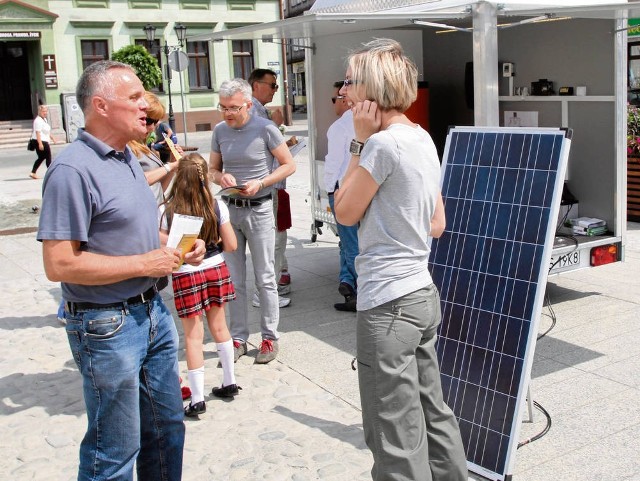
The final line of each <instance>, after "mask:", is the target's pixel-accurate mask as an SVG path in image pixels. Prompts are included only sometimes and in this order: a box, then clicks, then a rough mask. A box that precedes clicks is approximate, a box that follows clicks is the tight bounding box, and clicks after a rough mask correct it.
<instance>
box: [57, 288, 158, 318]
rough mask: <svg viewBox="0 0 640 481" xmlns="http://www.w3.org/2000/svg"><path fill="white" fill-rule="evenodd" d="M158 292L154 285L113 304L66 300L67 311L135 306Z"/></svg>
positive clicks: (148, 299)
mask: <svg viewBox="0 0 640 481" xmlns="http://www.w3.org/2000/svg"><path fill="white" fill-rule="evenodd" d="M157 293H158V288H157V287H156V286H155V285H154V286H151V287H150V288H149V289H147V290H146V291H144V292H143V293H142V294H138V295H137V296H133V297H130V298H129V299H127V300H126V301H124V302H114V303H112V304H96V303H94V302H66V303H65V305H66V308H67V311H68V312H70V313H71V314H75V313H76V312H78V311H87V310H90V309H124V307H125V305H129V306H133V305H135V304H144V303H145V302H149V301H150V300H151V299H153V298H154V297H155V295H156V294H157Z"/></svg>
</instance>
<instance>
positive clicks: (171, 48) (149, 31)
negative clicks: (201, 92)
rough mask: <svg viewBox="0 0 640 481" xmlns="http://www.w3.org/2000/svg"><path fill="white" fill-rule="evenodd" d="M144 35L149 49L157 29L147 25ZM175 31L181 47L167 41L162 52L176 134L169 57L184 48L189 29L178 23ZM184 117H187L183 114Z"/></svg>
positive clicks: (170, 119) (170, 118)
mask: <svg viewBox="0 0 640 481" xmlns="http://www.w3.org/2000/svg"><path fill="white" fill-rule="evenodd" d="M142 30H144V34H145V35H146V37H147V44H148V45H149V47H150V46H151V45H152V44H153V41H154V40H155V39H156V27H154V26H153V25H151V24H150V23H148V24H146V25H145V26H144V27H143V29H142ZM173 30H174V31H175V32H176V36H177V37H178V42H180V44H179V45H169V44H168V43H167V41H166V40H165V42H164V46H162V51H163V52H164V55H165V69H166V74H165V75H166V77H167V94H168V95H169V127H171V130H172V131H173V132H174V133H175V131H176V119H175V117H174V116H173V102H172V99H171V66H170V65H169V55H171V54H172V53H173V52H177V51H178V50H180V49H181V48H182V45H183V43H184V40H185V38H186V37H187V27H185V26H184V25H182V24H181V23H176V25H175V26H174V27H173ZM182 115H185V113H184V112H183V113H182Z"/></svg>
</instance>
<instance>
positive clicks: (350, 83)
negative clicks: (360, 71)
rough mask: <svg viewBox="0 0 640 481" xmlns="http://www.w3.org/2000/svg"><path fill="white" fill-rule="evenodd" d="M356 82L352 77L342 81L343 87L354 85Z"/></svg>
mask: <svg viewBox="0 0 640 481" xmlns="http://www.w3.org/2000/svg"><path fill="white" fill-rule="evenodd" d="M357 83H358V82H356V81H355V80H353V79H352V78H348V79H345V81H344V82H343V84H344V86H345V87H348V86H349V85H355V84H357Z"/></svg>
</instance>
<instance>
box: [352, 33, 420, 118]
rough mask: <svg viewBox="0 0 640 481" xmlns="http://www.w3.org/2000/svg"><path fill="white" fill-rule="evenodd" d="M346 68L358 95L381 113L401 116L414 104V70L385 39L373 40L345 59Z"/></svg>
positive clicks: (407, 59)
mask: <svg viewBox="0 0 640 481" xmlns="http://www.w3.org/2000/svg"><path fill="white" fill-rule="evenodd" d="M348 63H349V67H350V68H351V76H352V79H353V80H354V85H353V86H352V87H351V88H356V89H358V94H359V95H360V96H363V97H364V98H362V99H359V100H373V101H374V102H376V103H377V104H378V107H379V108H380V109H381V110H398V111H400V112H404V111H405V110H407V109H408V108H409V107H410V106H411V104H412V103H413V102H415V100H416V96H417V91H418V69H417V68H416V65H415V64H414V63H413V62H412V61H411V59H409V58H408V57H407V56H405V55H404V52H403V50H402V46H401V45H400V44H399V43H398V42H396V41H395V40H392V39H389V38H377V39H375V40H372V41H371V42H367V43H365V44H363V45H362V48H361V49H359V50H357V51H355V52H353V53H352V54H351V55H350V56H349V61H348Z"/></svg>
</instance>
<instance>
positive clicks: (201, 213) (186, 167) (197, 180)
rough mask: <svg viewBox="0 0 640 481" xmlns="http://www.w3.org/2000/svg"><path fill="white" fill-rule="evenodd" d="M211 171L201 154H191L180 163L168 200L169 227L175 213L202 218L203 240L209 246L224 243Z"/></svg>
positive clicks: (166, 211) (165, 203)
mask: <svg viewBox="0 0 640 481" xmlns="http://www.w3.org/2000/svg"><path fill="white" fill-rule="evenodd" d="M208 173H209V169H208V166H207V162H206V161H205V160H204V159H203V158H202V156H201V155H200V154H197V153H195V152H194V153H191V154H188V155H185V156H184V157H183V158H182V159H180V160H179V164H178V168H177V170H176V175H175V177H174V179H173V186H172V187H171V191H170V192H169V195H168V196H167V198H166V200H165V201H164V206H165V215H166V216H167V224H168V225H171V219H172V218H173V215H174V214H184V215H192V216H196V217H202V218H203V219H204V221H203V223H202V229H200V236H199V237H200V239H202V240H204V242H205V244H206V245H210V244H212V243H213V244H217V243H218V242H219V240H220V234H219V231H218V216H216V212H215V209H214V207H215V203H216V200H215V199H214V197H213V195H211V191H210V190H209V177H208Z"/></svg>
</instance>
